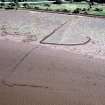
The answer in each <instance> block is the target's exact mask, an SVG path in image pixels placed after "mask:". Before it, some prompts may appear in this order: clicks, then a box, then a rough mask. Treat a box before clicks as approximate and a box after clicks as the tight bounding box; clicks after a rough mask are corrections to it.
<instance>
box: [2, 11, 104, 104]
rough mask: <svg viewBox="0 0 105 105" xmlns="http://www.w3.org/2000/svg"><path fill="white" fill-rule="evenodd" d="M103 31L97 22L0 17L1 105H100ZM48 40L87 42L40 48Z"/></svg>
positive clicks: (27, 14) (33, 15)
mask: <svg viewBox="0 0 105 105" xmlns="http://www.w3.org/2000/svg"><path fill="white" fill-rule="evenodd" d="M60 26H61V27H60ZM104 26H105V20H104V19H98V18H90V17H82V16H67V15H62V14H53V13H41V12H32V11H20V10H19V11H0V105H105V57H104V54H105V51H104V46H105V45H104V42H105V40H104V33H105V30H104ZM58 27H60V28H58ZM74 27H75V29H74ZM51 33H52V34H51ZM50 34H51V36H49V37H48V38H47V39H45V40H44V42H46V43H48V42H51V43H52V42H53V43H58V44H67V43H69V44H72V43H75V44H79V43H82V42H85V41H86V40H87V39H86V38H87V37H90V38H91V40H90V41H89V42H88V43H86V44H83V45H82V44H81V45H75V46H71V45H70V46H61V45H51V44H41V43H40V41H41V40H42V39H43V38H45V37H46V36H47V35H50Z"/></svg>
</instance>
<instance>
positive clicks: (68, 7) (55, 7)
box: [35, 2, 105, 16]
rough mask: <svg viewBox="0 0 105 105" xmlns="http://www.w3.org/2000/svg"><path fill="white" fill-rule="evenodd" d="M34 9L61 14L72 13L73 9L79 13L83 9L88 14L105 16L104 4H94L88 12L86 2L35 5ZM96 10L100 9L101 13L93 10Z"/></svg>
mask: <svg viewBox="0 0 105 105" xmlns="http://www.w3.org/2000/svg"><path fill="white" fill-rule="evenodd" d="M35 7H38V9H41V10H51V11H63V12H73V11H74V10H75V9H77V8H80V9H81V11H82V10H83V9H85V12H87V13H88V14H92V15H99V16H100V15H102V16H105V4H95V5H93V6H92V8H91V9H89V10H88V8H89V5H88V4H87V3H86V2H83V3H81V2H79V3H68V4H50V5H49V6H46V5H43V4H42V5H35ZM96 8H98V9H101V10H102V11H96V10H95V9H96ZM81 11H80V12H81Z"/></svg>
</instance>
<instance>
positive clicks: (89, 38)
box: [40, 20, 91, 46]
mask: <svg viewBox="0 0 105 105" xmlns="http://www.w3.org/2000/svg"><path fill="white" fill-rule="evenodd" d="M68 21H69V20H68ZM68 21H66V22H65V23H63V24H61V25H60V26H59V27H57V28H56V29H55V30H53V31H52V32H51V33H50V34H49V35H47V36H45V37H44V38H43V39H42V40H41V41H40V43H41V44H50V45H63V46H77V45H85V44H87V43H89V42H90V41H91V37H89V36H87V37H86V39H87V40H85V41H83V42H81V43H71V44H61V43H52V42H51V43H50V42H44V41H45V40H46V39H47V38H49V37H50V36H52V35H53V34H54V33H56V32H57V31H58V30H59V29H60V28H62V27H63V26H64V25H65V24H67V22H68Z"/></svg>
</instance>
